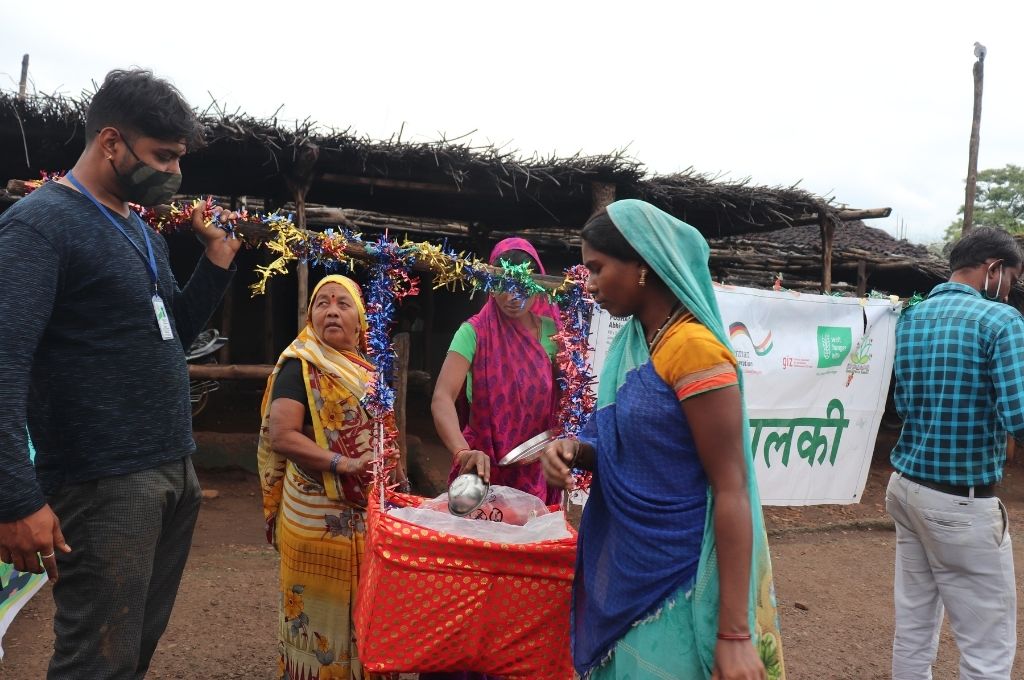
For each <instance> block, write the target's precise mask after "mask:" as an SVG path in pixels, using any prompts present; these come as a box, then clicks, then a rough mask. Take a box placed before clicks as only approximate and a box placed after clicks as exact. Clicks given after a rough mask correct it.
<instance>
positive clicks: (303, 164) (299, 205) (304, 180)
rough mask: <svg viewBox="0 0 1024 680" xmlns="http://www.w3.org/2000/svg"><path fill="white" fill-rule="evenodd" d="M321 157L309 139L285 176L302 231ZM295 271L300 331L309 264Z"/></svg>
mask: <svg viewBox="0 0 1024 680" xmlns="http://www.w3.org/2000/svg"><path fill="white" fill-rule="evenodd" d="M319 157H320V147H318V146H317V145H316V144H312V143H310V142H308V141H307V142H306V143H305V144H303V145H302V146H301V147H300V148H299V149H298V151H297V152H296V154H295V157H294V158H295V160H294V163H293V164H292V167H291V168H290V169H289V170H288V174H287V175H286V176H285V184H286V185H287V186H288V189H290V190H291V192H292V197H293V199H294V201H295V218H296V219H295V226H296V227H298V228H299V229H301V230H302V231H306V193H308V192H309V187H310V185H311V184H313V174H314V171H315V168H316V162H317V159H318V158H319ZM243 233H244V232H243ZM295 273H296V274H297V275H298V279H299V286H298V293H297V295H296V297H297V298H298V302H299V304H298V313H297V314H296V317H297V324H296V332H298V331H301V330H302V329H303V328H304V327H305V326H306V307H307V306H308V305H309V265H308V264H307V263H305V262H299V266H298V267H296V268H295Z"/></svg>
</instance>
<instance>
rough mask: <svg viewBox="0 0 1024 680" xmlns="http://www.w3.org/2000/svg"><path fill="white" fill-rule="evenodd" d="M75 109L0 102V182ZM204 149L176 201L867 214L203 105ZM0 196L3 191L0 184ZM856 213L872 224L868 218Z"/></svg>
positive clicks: (517, 222)
mask: <svg viewBox="0 0 1024 680" xmlns="http://www.w3.org/2000/svg"><path fill="white" fill-rule="evenodd" d="M84 109H85V104H84V103H83V100H79V99H68V98H64V97H48V96H33V97H29V98H27V99H26V100H24V101H22V100H20V99H19V98H18V97H16V96H14V95H12V94H9V93H4V92H0V149H3V150H4V151H3V153H0V180H4V181H6V180H7V179H12V178H20V179H28V178H33V177H36V176H38V174H39V172H40V171H44V170H48V171H54V170H62V169H66V168H68V167H70V166H71V165H73V164H74V162H75V160H76V159H77V157H78V155H79V153H80V152H81V149H82V147H83V145H84V122H83V121H84V115H83V114H84ZM202 120H203V123H204V124H205V127H206V142H207V146H206V147H205V148H203V149H200V150H196V151H194V152H193V153H190V154H188V155H187V156H185V158H184V159H183V160H182V170H183V174H184V182H183V185H182V192H183V193H186V194H193V195H195V194H199V193H204V194H214V195H219V196H226V197H238V196H252V197H257V198H260V199H264V200H266V202H267V203H268V204H269V205H278V206H279V205H282V204H284V203H287V202H290V201H295V200H296V197H297V195H298V194H300V193H301V194H302V197H303V199H304V200H305V201H306V202H309V203H320V204H324V205H328V206H341V207H344V208H350V209H365V210H373V211H376V212H379V213H385V214H395V215H411V216H416V217H419V218H428V219H440V220H458V221H464V222H467V223H470V224H472V225H473V226H474V229H475V230H477V231H479V232H481V233H487V232H490V231H493V230H506V231H508V230H514V231H525V230H545V229H570V230H573V229H578V228H579V226H580V225H582V224H583V223H584V222H585V221H586V219H587V217H589V216H590V214H591V213H592V211H593V209H594V206H595V203H596V204H599V205H600V204H603V203H602V202H607V199H610V198H642V199H644V200H647V201H650V202H652V203H654V204H655V205H658V206H660V207H662V208H663V209H665V210H667V211H668V212H671V213H672V214H675V215H677V216H679V217H680V218H682V219H685V220H686V221H688V222H689V223H690V224H693V225H694V226H696V227H697V228H698V229H700V230H701V231H702V232H703V233H704V234H705V235H706V236H708V237H709V238H714V237H722V236H730V235H736V234H741V233H747V232H751V231H770V230H774V229H780V228H784V227H788V226H792V225H795V224H801V223H807V222H812V223H815V224H818V223H821V222H828V223H831V224H833V225H836V224H839V223H840V222H841V221H842V220H844V219H850V218H853V217H857V216H865V215H864V213H863V211H849V210H847V209H846V208H845V207H844V206H841V205H838V204H836V203H835V202H833V201H832V200H831V199H829V198H822V197H819V196H815V195H813V194H811V193H809V192H807V191H804V190H802V189H798V188H796V187H786V188H782V187H759V186H754V185H751V184H749V183H748V182H743V181H740V182H735V181H731V182H730V181H718V180H717V179H715V178H711V177H708V176H705V175H702V174H699V173H696V172H693V171H687V172H683V173H679V174H675V175H671V176H653V177H649V176H647V174H646V172H645V170H644V168H643V166H642V165H641V164H640V163H639V162H638V161H637V160H635V159H633V158H630V157H629V156H627V155H626V154H625V153H624V152H622V151H617V152H613V153H610V154H606V155H597V156H584V155H581V154H577V155H574V156H570V157H561V158H560V157H541V156H537V155H532V156H525V157H524V156H521V155H520V154H518V153H517V152H516V151H515V150H512V149H508V148H503V147H502V148H499V147H493V146H474V145H471V144H470V143H468V142H466V141H465V140H463V139H458V138H457V139H441V140H439V141H436V142H408V141H405V140H402V139H401V136H400V135H396V136H394V137H392V138H391V139H388V140H370V139H367V138H365V137H363V136H359V135H357V134H355V133H353V132H352V131H350V130H342V131H338V130H331V129H322V128H320V127H318V126H317V125H316V124H314V123H313V122H311V121H309V120H306V121H303V122H300V123H295V124H292V125H290V126H286V125H283V124H281V123H280V122H279V121H278V120H276V119H270V120H259V119H255V118H252V117H251V116H248V115H245V114H243V113H238V112H234V113H232V112H226V111H223V110H221V109H219V108H216V107H215V106H213V107H211V108H210V109H207V110H206V111H205V112H204V113H203V114H202ZM0 186H2V184H0ZM868 212H869V213H871V214H868V215H866V216H884V215H887V214H888V213H887V212H885V211H884V210H883V211H868Z"/></svg>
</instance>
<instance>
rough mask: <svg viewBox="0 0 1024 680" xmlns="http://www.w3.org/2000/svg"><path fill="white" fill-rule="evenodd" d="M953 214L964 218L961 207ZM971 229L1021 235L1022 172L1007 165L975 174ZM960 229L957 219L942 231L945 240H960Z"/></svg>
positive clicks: (1023, 228)
mask: <svg viewBox="0 0 1024 680" xmlns="http://www.w3.org/2000/svg"><path fill="white" fill-rule="evenodd" d="M957 214H958V215H961V216H962V215H963V214H964V208H963V206H960V210H959V211H958V213H957ZM974 226H976V227H998V228H1000V229H1005V230H1006V231H1008V232H1010V233H1011V234H1021V233H1024V168H1022V167H1021V166H1019V165H1012V164H1011V165H1007V166H1006V167H1004V168H991V169H989V170H982V171H981V172H979V173H978V194H977V196H976V198H975V200H974ZM963 227H964V219H963V217H960V219H958V220H956V221H955V222H953V223H952V224H951V225H949V226H948V227H946V240H947V241H955V240H956V239H958V238H960V232H961V231H962V230H963Z"/></svg>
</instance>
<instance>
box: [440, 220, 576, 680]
mask: <svg viewBox="0 0 1024 680" xmlns="http://www.w3.org/2000/svg"><path fill="white" fill-rule="evenodd" d="M489 262H490V263H491V264H492V265H495V266H500V265H501V262H505V263H507V264H510V265H518V264H523V263H528V264H529V265H530V266H531V268H532V269H533V271H535V272H538V273H541V274H543V273H545V272H544V266H543V265H542V264H541V262H540V257H538V255H537V251H536V250H535V249H534V247H533V246H532V245H531V244H530V242H529V241H527V240H525V239H521V238H507V239H505V240H503V241H501V242H499V243H498V244H497V245H496V246H495V247H494V250H493V251H492V252H491V257H490V260H489ZM558 326H559V320H558V307H556V306H555V305H554V304H552V303H550V302H548V301H547V300H546V299H542V298H540V297H537V298H532V299H529V300H526V301H517V300H516V299H515V298H514V297H513V296H512V295H509V294H507V293H499V294H496V295H494V294H492V295H491V296H490V299H489V300H487V303H486V304H485V305H484V308H483V309H482V310H480V312H479V313H478V314H476V315H474V316H473V317H471V318H470V319H469V320H468V321H466V322H465V323H463V324H462V325H461V326H460V327H459V329H458V330H457V331H456V332H455V337H454V338H452V343H451V346H450V348H449V350H448V356H447V357H446V358H445V360H444V364H443V365H442V366H441V373H440V375H438V377H437V385H436V386H435V388H434V397H433V400H432V402H431V411H432V413H433V415H434V425H435V426H436V427H437V432H438V434H439V435H440V437H441V441H443V442H444V445H445V446H446V447H448V450H449V451H450V452H451V453H452V458H453V460H452V470H451V474H450V475H449V479H448V481H449V482H451V480H453V479H454V478H455V477H456V476H458V475H460V474H462V473H464V472H476V473H477V474H479V475H480V476H481V477H482V478H483V479H484V481H488V482H490V483H491V484H500V485H502V486H509V487H513V488H515V489H519V490H520V491H525V492H527V493H531V494H533V495H535V496H537V497H538V498H540V499H541V500H543V501H544V502H545V503H547V504H548V505H552V504H555V503H558V502H559V500H560V499H561V490H560V489H556V488H555V487H550V486H548V484H547V482H546V481H545V478H544V472H543V470H542V468H541V464H540V462H539V461H538V462H534V463H530V464H527V465H518V466H511V467H498V461H499V460H501V458H502V457H503V456H504V455H505V454H506V453H508V452H509V451H510V450H512V449H513V448H515V447H516V446H517V445H519V444H521V443H522V442H524V441H526V440H527V439H530V438H531V437H534V436H536V435H538V434H540V433H541V432H544V431H545V430H549V429H551V428H553V427H555V426H556V424H557V422H558V419H557V408H558V383H557V380H556V364H555V353H556V351H557V347H556V345H555V342H554V340H552V336H553V335H554V334H555V333H557V332H558ZM467 405H468V415H466V409H465V408H460V407H464V406H467ZM460 416H461V417H460ZM486 677H487V676H484V675H481V674H477V673H472V672H458V673H423V674H420V679H421V680H442V679H444V680H477V679H480V678H486Z"/></svg>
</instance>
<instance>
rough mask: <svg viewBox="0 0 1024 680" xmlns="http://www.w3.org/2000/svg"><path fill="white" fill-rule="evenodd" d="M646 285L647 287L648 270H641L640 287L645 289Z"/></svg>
mask: <svg viewBox="0 0 1024 680" xmlns="http://www.w3.org/2000/svg"><path fill="white" fill-rule="evenodd" d="M646 285H647V270H646V269H641V270H640V287H641V288H643V287H644V286H646Z"/></svg>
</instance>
